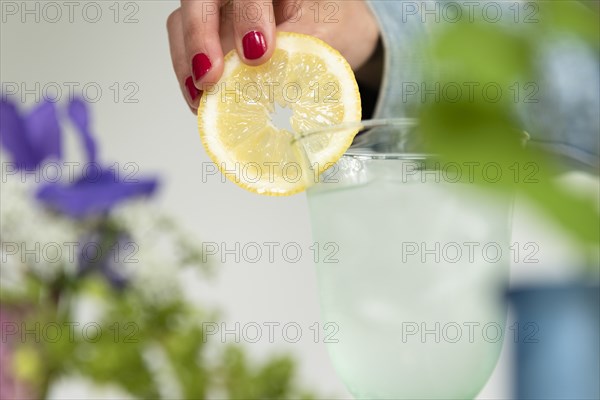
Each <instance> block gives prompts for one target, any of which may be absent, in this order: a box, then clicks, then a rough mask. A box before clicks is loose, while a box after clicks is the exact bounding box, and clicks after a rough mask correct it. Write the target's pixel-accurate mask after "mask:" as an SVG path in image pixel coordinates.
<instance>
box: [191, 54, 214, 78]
mask: <svg viewBox="0 0 600 400" xmlns="http://www.w3.org/2000/svg"><path fill="white" fill-rule="evenodd" d="M210 67H212V64H211V63H210V60H209V59H208V56H207V55H206V54H204V53H198V54H196V55H195V56H194V58H193V59H192V72H193V73H194V79H195V80H199V79H200V78H202V77H203V76H204V75H206V73H207V72H208V70H209V69H210Z"/></svg>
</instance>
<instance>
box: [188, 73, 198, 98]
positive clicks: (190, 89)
mask: <svg viewBox="0 0 600 400" xmlns="http://www.w3.org/2000/svg"><path fill="white" fill-rule="evenodd" d="M185 87H186V88H187V90H188V93H189V94H190V98H191V99H192V101H195V100H196V98H197V97H198V95H199V94H200V90H198V88H197V87H196V86H195V85H194V80H193V79H192V77H191V76H188V77H187V79H186V80H185Z"/></svg>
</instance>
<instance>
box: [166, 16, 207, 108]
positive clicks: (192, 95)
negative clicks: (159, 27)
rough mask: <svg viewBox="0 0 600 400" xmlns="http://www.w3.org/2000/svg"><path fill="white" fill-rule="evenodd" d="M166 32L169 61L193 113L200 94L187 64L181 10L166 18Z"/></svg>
mask: <svg viewBox="0 0 600 400" xmlns="http://www.w3.org/2000/svg"><path fill="white" fill-rule="evenodd" d="M167 32H168V35H169V49H170V51H171V61H172V62H173V70H175V76H177V81H178V82H179V87H180V88H181V91H182V93H183V97H184V98H185V99H186V101H187V103H188V105H189V106H190V108H191V109H192V111H195V110H196V109H197V108H198V102H199V101H200V96H201V95H202V92H201V91H200V90H198V89H197V88H196V86H195V85H194V81H193V78H192V71H191V69H190V65H189V63H188V62H187V58H186V53H185V45H184V42H183V25H182V21H181V9H177V10H175V11H174V12H173V13H171V15H169V18H167Z"/></svg>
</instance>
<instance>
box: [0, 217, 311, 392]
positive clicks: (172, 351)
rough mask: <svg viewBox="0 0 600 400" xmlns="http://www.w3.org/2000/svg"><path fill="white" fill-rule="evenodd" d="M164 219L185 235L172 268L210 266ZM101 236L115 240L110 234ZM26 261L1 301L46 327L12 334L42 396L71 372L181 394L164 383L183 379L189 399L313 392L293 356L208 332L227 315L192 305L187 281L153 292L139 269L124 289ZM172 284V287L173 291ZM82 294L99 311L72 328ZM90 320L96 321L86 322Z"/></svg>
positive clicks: (114, 228) (25, 376)
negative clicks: (304, 387) (183, 286)
mask: <svg viewBox="0 0 600 400" xmlns="http://www.w3.org/2000/svg"><path fill="white" fill-rule="evenodd" d="M100 226H102V227H103V229H105V230H107V231H108V233H109V235H110V236H111V237H113V238H116V237H117V236H118V235H117V233H118V232H119V231H120V230H123V229H125V228H126V225H125V224H123V222H122V221H116V220H106V221H101V222H100ZM156 226H157V229H161V231H162V233H163V234H164V233H165V232H167V233H169V234H173V235H174V236H175V237H176V238H177V242H178V246H177V248H178V249H179V252H178V253H177V256H175V257H173V262H174V264H175V268H172V266H171V267H169V268H170V270H172V271H173V273H174V274H175V273H177V270H178V267H179V266H185V267H190V266H194V267H196V268H197V269H198V270H199V271H206V270H208V269H209V268H208V267H207V265H206V263H205V262H203V260H204V257H203V254H202V253H201V252H198V250H197V248H200V246H194V247H195V248H192V245H191V244H190V243H189V242H185V241H181V238H183V237H186V236H185V235H184V234H183V233H181V232H180V231H179V230H178V229H177V227H176V226H175V225H174V224H172V222H170V221H169V220H166V219H163V220H162V221H161V222H160V223H158V224H157V225H156ZM96 228H97V226H94V227H92V229H96ZM113 240H114V239H113ZM187 240H189V239H187ZM101 243H103V246H104V245H105V246H106V248H110V247H111V240H110V239H106V238H104V240H103V241H101ZM23 267H24V271H23V272H24V273H23V276H22V281H21V282H20V285H19V286H18V287H15V288H10V287H9V288H8V289H6V288H3V290H2V292H1V298H0V300H1V301H2V310H3V313H4V312H6V311H7V310H8V311H9V312H10V314H11V319H15V320H16V321H15V323H16V324H18V325H20V324H21V322H22V323H24V324H25V326H26V327H28V329H30V330H31V329H34V328H35V327H37V328H36V330H37V331H38V333H39V332H42V334H41V335H39V336H40V337H38V338H33V337H30V338H29V339H31V340H29V339H28V340H24V341H19V340H17V341H15V342H13V343H11V346H14V354H15V355H14V357H13V360H12V362H13V364H14V368H13V373H14V374H16V376H17V378H18V379H19V380H21V381H23V382H26V384H27V385H28V386H29V387H31V388H34V390H35V393H37V394H38V395H39V397H40V398H44V397H45V396H46V394H47V391H48V389H49V387H50V385H51V384H52V382H53V381H54V380H55V379H57V378H59V377H61V376H64V375H77V376H84V377H86V378H89V379H91V380H92V381H94V382H96V383H98V384H112V385H117V386H119V387H121V388H122V389H124V390H125V391H126V392H128V393H130V394H131V395H134V396H136V397H138V398H143V399H147V398H161V397H163V396H172V395H173V393H168V388H167V389H165V387H164V386H163V385H162V384H161V383H160V382H163V379H164V377H165V376H170V378H171V380H173V381H175V382H176V385H177V386H178V391H179V392H178V393H180V396H181V397H182V398H185V399H204V398H207V397H208V396H209V395H210V394H211V393H220V394H222V396H223V397H225V398H238V399H253V398H260V399H292V398H293V399H298V398H306V399H309V398H311V396H310V395H308V394H305V393H306V392H304V391H301V390H299V389H298V388H297V387H296V382H295V372H296V371H295V368H294V362H293V360H292V359H291V358H289V357H287V356H276V357H272V358H269V359H267V360H266V361H265V362H264V363H263V364H260V363H255V362H253V361H250V360H249V359H248V357H247V356H246V353H245V351H244V349H243V348H242V347H239V346H222V345H221V343H215V342H211V341H210V340H207V337H208V335H205V334H204V332H203V329H202V323H203V322H211V323H215V322H218V321H219V316H218V315H217V313H215V312H208V311H205V310H202V309H200V308H198V307H197V306H194V305H192V304H190V303H189V302H188V301H187V300H186V299H185V298H184V297H183V295H182V293H181V290H180V288H177V290H176V291H174V292H173V291H169V292H167V293H163V294H164V297H160V298H155V297H152V296H150V295H149V293H148V292H147V290H146V288H145V287H144V286H143V285H136V282H135V279H136V277H135V275H132V276H130V278H129V279H130V282H129V285H128V286H127V287H125V288H121V287H118V286H113V284H112V282H111V281H110V280H108V279H106V277H105V276H104V275H102V274H101V273H96V272H98V271H94V272H95V273H88V274H85V275H83V276H81V275H78V274H77V273H75V272H74V270H73V269H72V268H68V266H67V265H63V266H62V267H61V268H60V269H59V272H58V273H57V274H55V275H52V276H51V277H48V276H46V275H44V274H40V273H39V271H40V270H43V268H44V267H45V266H44V265H37V266H36V268H32V267H31V266H28V265H27V266H23ZM172 289H173V288H172V287H170V286H167V290H172ZM82 299H87V301H92V302H95V303H97V308H98V309H99V310H101V313H100V315H99V316H98V317H96V318H94V319H93V322H91V323H90V322H89V321H88V322H87V323H85V322H81V323H77V325H76V326H75V327H74V329H73V330H72V332H69V329H67V328H66V327H68V326H69V324H73V323H74V322H73V321H76V319H75V311H74V310H75V308H76V306H77V305H78V304H79V303H80V302H81V301H82ZM52 324H54V325H56V326H58V327H60V328H59V329H61V330H62V335H61V336H60V337H59V338H58V339H57V340H54V338H53V331H52V329H50V330H48V331H46V332H45V331H44V329H47V328H46V327H48V326H49V325H52ZM90 324H91V325H93V326H91V328H88V329H82V327H83V326H89V325H90ZM44 332H45V333H44ZM98 333H100V334H98ZM215 349H217V350H215ZM157 351H158V353H159V355H157ZM208 353H210V355H211V357H207V354H208ZM215 354H216V356H215ZM215 357H216V359H215V360H212V361H211V362H209V361H207V359H208V358H215ZM161 377H162V378H161ZM165 390H167V392H165Z"/></svg>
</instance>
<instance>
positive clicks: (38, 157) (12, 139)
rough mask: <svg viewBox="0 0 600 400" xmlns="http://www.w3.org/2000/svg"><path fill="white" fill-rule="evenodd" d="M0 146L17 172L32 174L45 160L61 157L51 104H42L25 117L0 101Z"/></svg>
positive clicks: (59, 140) (55, 121)
mask: <svg viewBox="0 0 600 400" xmlns="http://www.w3.org/2000/svg"><path fill="white" fill-rule="evenodd" d="M0 143H1V144H2V147H4V148H5V149H6V151H7V152H8V153H9V154H10V156H11V158H12V161H13V163H14V164H15V166H16V168H17V169H29V170H34V169H36V168H37V167H39V166H40V164H41V163H42V162H43V161H44V160H46V159H47V158H51V157H55V158H57V159H60V157H61V130H60V125H59V123H58V118H57V116H56V109H55V107H54V104H53V103H50V102H48V101H44V102H43V103H42V104H40V105H39V106H37V107H35V108H34V109H33V110H32V111H30V112H29V113H28V114H27V115H26V116H22V115H20V114H19V111H18V110H17V107H16V106H15V105H14V104H13V103H11V102H9V101H7V100H5V99H2V100H0Z"/></svg>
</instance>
